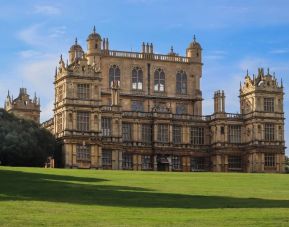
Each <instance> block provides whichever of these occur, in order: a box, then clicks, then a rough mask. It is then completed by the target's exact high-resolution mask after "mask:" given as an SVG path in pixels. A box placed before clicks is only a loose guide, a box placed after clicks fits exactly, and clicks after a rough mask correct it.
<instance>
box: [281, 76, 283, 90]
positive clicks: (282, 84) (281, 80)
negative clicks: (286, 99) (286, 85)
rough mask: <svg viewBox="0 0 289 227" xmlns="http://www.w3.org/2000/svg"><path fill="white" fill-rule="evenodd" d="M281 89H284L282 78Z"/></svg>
mask: <svg viewBox="0 0 289 227" xmlns="http://www.w3.org/2000/svg"><path fill="white" fill-rule="evenodd" d="M281 88H283V79H282V78H281Z"/></svg>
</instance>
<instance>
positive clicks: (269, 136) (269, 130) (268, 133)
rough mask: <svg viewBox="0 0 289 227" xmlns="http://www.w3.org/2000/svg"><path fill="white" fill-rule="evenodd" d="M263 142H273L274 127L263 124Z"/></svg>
mask: <svg viewBox="0 0 289 227" xmlns="http://www.w3.org/2000/svg"><path fill="white" fill-rule="evenodd" d="M265 140H266V141H274V140H275V125H274V124H265Z"/></svg>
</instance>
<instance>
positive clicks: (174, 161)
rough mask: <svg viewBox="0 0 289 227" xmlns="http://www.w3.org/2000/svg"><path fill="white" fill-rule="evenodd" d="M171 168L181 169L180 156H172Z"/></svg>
mask: <svg viewBox="0 0 289 227" xmlns="http://www.w3.org/2000/svg"><path fill="white" fill-rule="evenodd" d="M172 169H173V170H181V169H182V162H181V157H180V156H172Z"/></svg>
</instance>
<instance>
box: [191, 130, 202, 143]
mask: <svg viewBox="0 0 289 227" xmlns="http://www.w3.org/2000/svg"><path fill="white" fill-rule="evenodd" d="M204 141H205V140H204V128H202V127H191V144H193V145H202V144H204Z"/></svg>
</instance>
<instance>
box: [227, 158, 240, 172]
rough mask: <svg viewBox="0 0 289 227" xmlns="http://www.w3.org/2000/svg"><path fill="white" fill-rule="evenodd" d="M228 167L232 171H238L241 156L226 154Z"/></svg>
mask: <svg viewBox="0 0 289 227" xmlns="http://www.w3.org/2000/svg"><path fill="white" fill-rule="evenodd" d="M228 169H229V170H232V171H234V170H235V171H239V170H241V169H242V158H241V156H228Z"/></svg>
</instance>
